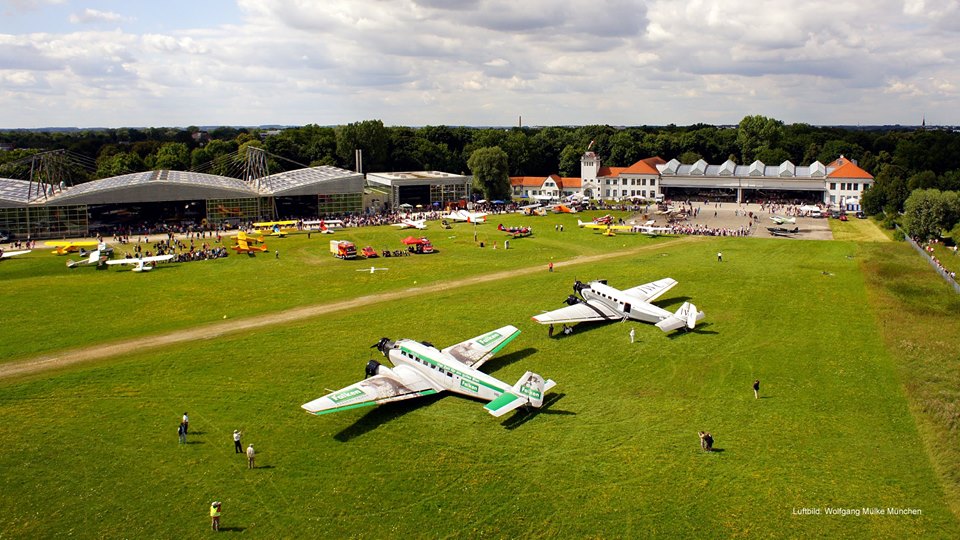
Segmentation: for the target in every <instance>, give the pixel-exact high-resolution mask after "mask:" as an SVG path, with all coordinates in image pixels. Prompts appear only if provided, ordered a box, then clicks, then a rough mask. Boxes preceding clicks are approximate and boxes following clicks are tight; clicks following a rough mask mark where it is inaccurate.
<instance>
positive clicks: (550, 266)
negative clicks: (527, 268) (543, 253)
mask: <svg viewBox="0 0 960 540" xmlns="http://www.w3.org/2000/svg"><path fill="white" fill-rule="evenodd" d="M547 270H548V271H550V272H553V261H550V264H548V265H547Z"/></svg>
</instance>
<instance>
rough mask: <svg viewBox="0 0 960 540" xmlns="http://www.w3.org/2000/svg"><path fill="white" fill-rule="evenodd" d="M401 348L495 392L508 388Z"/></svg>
mask: <svg viewBox="0 0 960 540" xmlns="http://www.w3.org/2000/svg"><path fill="white" fill-rule="evenodd" d="M514 335H516V334H514ZM511 339H512V336H511ZM400 350H401V351H404V352H406V353H407V354H411V355H413V356H416V357H417V358H419V359H420V360H423V361H424V362H426V363H428V364H431V365H434V366H436V367H439V368H443V369H444V370H446V371H449V372H451V373H453V374H454V375H456V376H457V377H460V378H461V379H464V380H467V381H470V382H472V383H474V384H482V385H483V386H486V387H487V388H489V389H491V390H493V391H495V392H499V393H501V394H502V393H504V392H506V390H504V389H503V388H500V387H498V386H494V385H492V384H490V383H488V382H486V381H483V380H480V379H478V378H476V377H474V376H473V375H470V374H469V373H464V372H462V371H460V370H459V369H456V368H454V367H452V366H450V365H448V364H445V363H443V362H440V361H438V360H434V359H433V358H430V357H429V356H424V355H422V354H420V353H418V352H416V351H413V350H410V349H408V348H406V347H400ZM457 363H459V362H457ZM461 386H462V385H461Z"/></svg>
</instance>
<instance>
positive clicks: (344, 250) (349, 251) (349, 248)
mask: <svg viewBox="0 0 960 540" xmlns="http://www.w3.org/2000/svg"><path fill="white" fill-rule="evenodd" d="M330 253H332V254H333V256H334V257H336V258H338V259H355V258H357V246H355V245H354V243H353V242H347V241H346V240H331V241H330Z"/></svg>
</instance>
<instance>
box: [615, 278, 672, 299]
mask: <svg viewBox="0 0 960 540" xmlns="http://www.w3.org/2000/svg"><path fill="white" fill-rule="evenodd" d="M676 284H677V280H675V279H673V278H663V279H658V280H657V281H651V282H650V283H644V284H643V285H637V286H636V287H634V288H632V289H627V290H625V291H623V292H624V293H626V294H629V295H630V296H633V297H634V298H639V299H640V300H642V301H644V302H653V301H654V300H656V299H657V298H660V297H661V296H662V295H663V293H665V292H667V291H669V290H670V289H672V288H673V287H674V286H675V285H676Z"/></svg>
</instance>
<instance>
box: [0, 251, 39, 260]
mask: <svg viewBox="0 0 960 540" xmlns="http://www.w3.org/2000/svg"><path fill="white" fill-rule="evenodd" d="M31 251H33V250H31V249H25V250H22V251H4V252H3V255H0V258H3V259H6V258H7V257H16V256H17V255H23V254H25V253H30V252H31Z"/></svg>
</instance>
